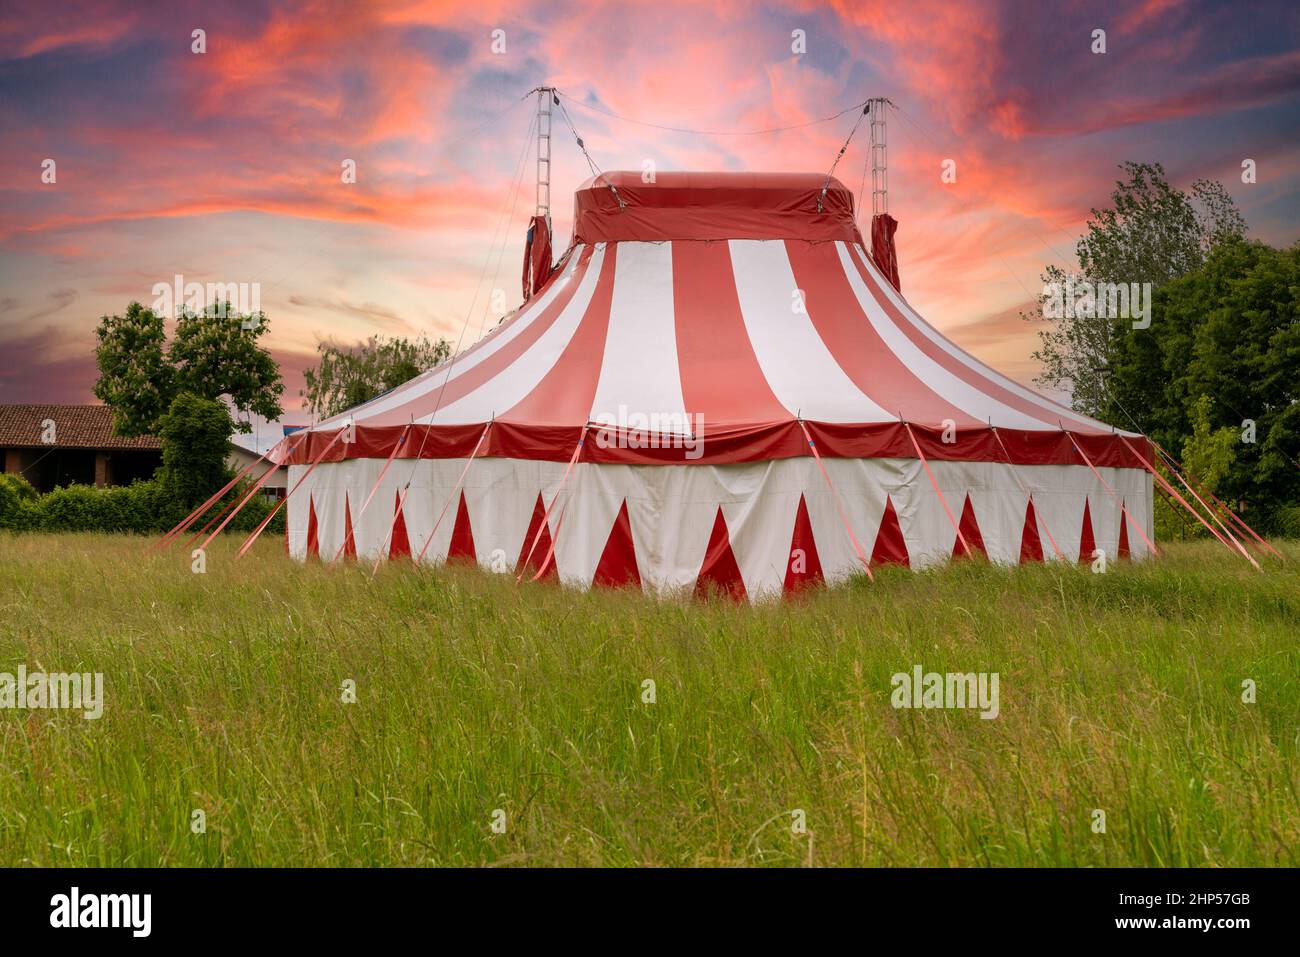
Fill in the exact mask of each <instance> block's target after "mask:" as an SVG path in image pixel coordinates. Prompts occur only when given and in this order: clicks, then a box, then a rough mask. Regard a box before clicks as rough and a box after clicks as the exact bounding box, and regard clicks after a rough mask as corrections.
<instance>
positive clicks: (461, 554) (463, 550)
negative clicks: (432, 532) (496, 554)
mask: <svg viewBox="0 0 1300 957" xmlns="http://www.w3.org/2000/svg"><path fill="white" fill-rule="evenodd" d="M447 561H449V562H477V561H478V553H477V552H476V551H475V550H474V529H473V528H472V527H471V526H470V524H469V506H468V505H466V504H465V493H464V492H461V493H460V505H459V506H457V508H456V524H455V526H454V527H453V528H452V530H451V544H450V545H449V546H448V547H447Z"/></svg>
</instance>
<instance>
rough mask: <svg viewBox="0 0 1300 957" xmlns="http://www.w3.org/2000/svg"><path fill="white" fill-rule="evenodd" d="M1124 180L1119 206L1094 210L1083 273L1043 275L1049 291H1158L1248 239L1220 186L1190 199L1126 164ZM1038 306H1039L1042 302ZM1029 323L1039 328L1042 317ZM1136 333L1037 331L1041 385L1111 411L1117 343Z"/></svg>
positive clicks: (1110, 326) (1094, 322) (1108, 320)
mask: <svg viewBox="0 0 1300 957" xmlns="http://www.w3.org/2000/svg"><path fill="white" fill-rule="evenodd" d="M1120 168H1121V169H1122V170H1123V171H1124V172H1125V173H1126V174H1127V176H1128V178H1127V179H1126V180H1120V181H1118V182H1116V184H1115V190H1114V192H1113V193H1112V194H1111V200H1112V202H1113V204H1114V205H1113V206H1111V207H1109V208H1106V209H1095V208H1094V209H1093V210H1092V211H1091V217H1090V219H1089V220H1088V227H1087V228H1088V232H1087V235H1085V236H1083V237H1082V238H1080V239H1079V241H1078V243H1077V244H1076V245H1075V255H1076V256H1077V258H1078V262H1079V270H1078V272H1077V273H1074V274H1072V275H1067V274H1066V272H1065V271H1064V270H1062V269H1061V268H1059V267H1057V266H1049V267H1048V268H1047V269H1046V270H1045V272H1044V273H1043V282H1044V286H1047V285H1049V284H1050V283H1054V282H1055V283H1064V281H1065V280H1066V279H1074V280H1075V281H1076V282H1088V283H1139V284H1140V283H1150V284H1151V286H1152V288H1153V290H1154V289H1159V288H1160V287H1161V286H1163V285H1164V284H1165V283H1168V282H1170V281H1172V280H1174V279H1176V278H1178V277H1179V276H1182V275H1185V274H1187V273H1188V272H1190V271H1191V270H1194V269H1196V268H1198V267H1199V266H1201V265H1202V264H1203V263H1204V262H1205V259H1206V256H1207V255H1209V253H1210V252H1211V251H1212V250H1214V249H1215V248H1217V247H1218V246H1220V245H1222V244H1225V243H1230V242H1235V241H1237V240H1239V239H1241V237H1243V236H1244V235H1245V232H1246V222H1245V220H1244V219H1243V218H1242V216H1241V214H1240V213H1239V212H1238V211H1237V208H1236V206H1235V205H1234V204H1233V201H1232V197H1231V196H1229V195H1228V193H1227V191H1226V190H1225V189H1224V187H1223V185H1222V184H1221V183H1216V182H1212V181H1210V180H1197V181H1196V182H1194V183H1192V185H1191V187H1190V189H1189V191H1187V192H1184V191H1182V190H1179V189H1175V188H1173V187H1171V186H1170V185H1169V183H1168V181H1167V180H1166V179H1165V170H1164V167H1163V166H1161V165H1160V164H1159V163H1132V162H1127V163H1122V164H1121V165H1120ZM1045 300H1046V297H1045V296H1044V297H1043V300H1041V301H1040V306H1041V305H1042V302H1043V301H1045ZM1023 318H1026V319H1035V320H1039V319H1041V318H1042V313H1041V311H1040V312H1038V313H1026V314H1023ZM1117 330H1125V332H1123V333H1121V334H1125V335H1127V333H1128V332H1137V330H1132V328H1131V326H1130V327H1125V326H1121V325H1120V324H1119V323H1117V322H1116V321H1115V318H1114V317H1110V316H1100V317H1096V318H1094V317H1090V316H1074V317H1070V316H1065V317H1062V318H1060V319H1057V320H1055V321H1054V324H1053V325H1052V326H1051V327H1049V328H1046V329H1042V330H1040V331H1039V333H1038V336H1039V348H1038V350H1037V351H1036V352H1035V353H1034V358H1035V359H1037V360H1038V361H1039V363H1040V364H1041V366H1042V370H1043V371H1042V372H1041V373H1040V374H1039V375H1038V376H1037V377H1036V379H1035V381H1036V382H1038V383H1040V384H1042V385H1045V386H1048V387H1049V388H1055V389H1068V390H1070V392H1071V394H1072V395H1073V405H1074V407H1075V408H1076V409H1078V410H1079V411H1081V412H1084V413H1086V414H1089V415H1094V416H1095V415H1100V414H1102V411H1103V410H1104V409H1105V407H1106V400H1107V391H1108V385H1107V378H1106V377H1107V373H1108V371H1109V358H1110V355H1111V352H1112V351H1113V342H1112V340H1113V337H1114V336H1115V335H1116V333H1117Z"/></svg>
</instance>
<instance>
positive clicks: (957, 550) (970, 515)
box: [952, 492, 989, 558]
mask: <svg viewBox="0 0 1300 957" xmlns="http://www.w3.org/2000/svg"><path fill="white" fill-rule="evenodd" d="M960 528H961V537H960V538H958V539H956V540H954V541H953V543H952V554H953V556H954V557H956V556H958V555H970V554H971V553H972V552H979V553H980V554H981V555H983V556H984V557H985V558H988V557H989V553H988V550H987V549H985V547H984V535H983V533H982V532H980V524H979V522H978V521H977V520H976V518H975V506H974V505H973V504H972V503H971V500H970V493H969V492H968V493H967V494H966V502H965V504H963V505H962V507H961V522H960ZM963 539H964V540H965V541H966V544H967V546H969V547H968V548H966V549H963V548H962V544H961V543H962V540H963Z"/></svg>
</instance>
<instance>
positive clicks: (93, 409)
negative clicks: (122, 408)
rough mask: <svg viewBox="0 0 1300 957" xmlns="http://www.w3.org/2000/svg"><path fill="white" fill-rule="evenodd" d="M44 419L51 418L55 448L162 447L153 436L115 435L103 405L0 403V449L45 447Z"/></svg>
mask: <svg viewBox="0 0 1300 957" xmlns="http://www.w3.org/2000/svg"><path fill="white" fill-rule="evenodd" d="M46 419H52V420H54V436H55V439H56V440H57V441H55V442H54V443H53V444H54V447H55V448H64V449H160V448H162V443H161V442H160V441H159V439H158V437H157V436H156V435H142V436H139V437H137V438H125V437H123V436H119V435H114V434H113V413H112V411H111V410H110V409H109V407H108V406H106V405H0V448H48V447H49V444H48V443H45V442H42V441H41V434H42V432H43V431H44V429H43V427H42V425H41V423H42V422H44V421H45V420H46Z"/></svg>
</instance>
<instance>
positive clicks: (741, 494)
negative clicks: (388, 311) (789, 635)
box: [288, 173, 1152, 598]
mask: <svg viewBox="0 0 1300 957" xmlns="http://www.w3.org/2000/svg"><path fill="white" fill-rule="evenodd" d="M826 182H827V181H826V178H825V176H824V175H823V174H770V173H768V174H741V173H660V174H658V176H657V179H656V181H655V182H653V183H645V182H643V181H642V177H641V175H640V174H639V173H612V174H607V175H604V176H601V177H599V178H597V179H595V180H592V181H589V182H587V183H586V184H584V185H583V186H582V187H581V188H580V189H579V190H578V192H577V194H576V204H575V216H574V237H573V243H572V245H571V246H570V248H569V250H568V252H567V253H566V255H565V256H564V258H563V259H562V260H561V261H560V263H559V264H558V265H557V267H556V269H555V271H554V272H553V273H552V274H551V275H550V277H549V279H547V280H546V281H545V283H544V285H542V286H541V288H540V289H539V290H538V291H537V292H536V293H535V294H534V295H532V296H531V298H529V300H528V301H527V302H526V303H524V305H523V306H522V307H520V308H519V310H518V311H517V312H516V313H515V314H514V315H513V316H512V317H511V318H509V319H508V320H507V321H505V322H503V323H502V324H501V325H499V326H498V327H497V328H496V329H495V330H494V331H493V332H492V333H491V334H490V335H488V336H486V337H485V338H484V339H482V340H481V341H480V342H478V343H477V344H475V345H474V346H473V347H471V348H469V349H467V350H465V351H464V352H462V353H461V354H459V355H458V356H456V357H454V358H453V359H451V360H449V361H448V362H446V363H444V364H442V365H441V366H439V367H438V368H436V369H433V370H431V371H429V372H427V373H425V374H424V375H422V376H420V377H418V378H416V379H413V380H411V381H410V382H408V383H406V384H405V385H403V386H401V387H399V388H397V389H394V390H392V391H391V392H389V393H386V394H385V395H382V396H380V397H379V398H376V399H374V400H372V401H370V402H368V403H366V404H364V405H361V406H358V407H357V408H355V409H353V410H351V411H350V412H348V413H346V414H345V415H342V416H338V417H336V418H333V419H330V420H327V421H324V422H321V423H319V424H317V425H315V426H313V427H312V428H311V429H310V430H308V431H307V432H305V433H303V434H301V435H300V436H299V437H296V438H295V440H294V442H293V445H292V449H291V450H290V451H289V461H290V463H291V467H290V474H289V487H290V489H294V488H295V486H296V485H297V484H298V483H299V482H301V487H300V488H297V490H296V491H294V492H292V493H291V497H290V501H289V503H288V509H289V511H288V515H289V520H288V547H289V550H290V553H291V554H292V555H293V556H294V557H296V558H299V559H302V558H306V557H308V556H312V555H319V556H321V557H322V558H323V559H326V560H333V559H334V558H335V557H336V556H338V555H351V554H356V555H359V556H370V557H371V558H379V557H381V556H382V557H388V558H393V557H398V556H407V555H411V556H412V557H415V558H418V559H419V560H421V561H424V562H442V561H445V560H456V559H464V560H472V561H475V562H478V563H479V564H481V565H483V566H486V567H489V568H492V569H495V570H497V571H501V572H510V573H521V572H524V571H525V570H526V571H527V574H528V577H543V576H558V578H559V579H561V580H562V581H564V582H566V583H572V584H576V585H581V586H587V585H590V584H612V585H634V586H637V587H640V588H643V589H646V590H649V591H654V592H673V591H677V590H691V589H696V590H700V589H714V588H716V589H722V590H726V591H729V592H731V593H733V594H735V595H744V596H747V597H749V598H757V597H760V596H764V595H770V594H779V593H781V592H782V591H789V590H792V589H795V588H798V587H800V586H802V585H804V584H807V583H810V582H814V581H818V580H829V581H834V580H838V579H843V578H845V577H847V576H849V575H851V574H854V573H861V572H862V571H863V570H864V566H868V567H869V566H874V565H877V564H880V563H886V562H898V563H903V564H908V565H911V566H912V567H919V566H923V565H928V564H931V563H934V562H937V561H943V560H947V559H948V558H950V557H952V556H953V555H961V554H963V553H965V552H972V553H973V552H976V551H979V552H983V553H984V554H986V555H987V557H988V558H989V559H990V560H992V561H995V562H1000V563H1011V564H1014V563H1017V562H1022V561H1027V560H1041V559H1043V558H1049V559H1050V558H1064V559H1066V560H1069V561H1075V560H1086V561H1091V560H1092V558H1093V552H1094V549H1101V550H1103V551H1104V552H1106V554H1107V556H1108V557H1109V558H1115V557H1122V556H1123V555H1125V554H1131V555H1132V556H1133V557H1138V556H1141V555H1145V554H1146V553H1147V552H1148V551H1149V548H1148V546H1147V544H1146V543H1147V540H1148V539H1149V538H1150V536H1151V516H1152V484H1151V476H1150V474H1149V473H1148V472H1147V470H1146V468H1145V467H1144V464H1143V461H1142V460H1143V459H1145V460H1146V461H1148V462H1149V461H1150V460H1151V449H1150V445H1149V443H1148V442H1147V440H1146V439H1144V438H1143V437H1141V436H1140V435H1137V434H1135V433H1124V432H1119V431H1116V430H1115V429H1113V428H1112V427H1111V426H1109V425H1105V424H1103V423H1101V422H1098V421H1095V420H1093V419H1089V418H1086V417H1084V416H1081V415H1079V414H1077V413H1075V412H1073V411H1071V410H1070V409H1068V408H1065V407H1063V406H1061V405H1058V404H1056V403H1054V402H1052V401H1050V400H1048V399H1046V398H1044V397H1043V396H1040V395H1038V394H1037V393H1035V392H1033V391H1031V390H1030V389H1027V388H1025V387H1023V386H1021V385H1019V384H1018V383H1016V382H1013V381H1012V380H1010V379H1008V378H1006V377H1004V376H1002V375H999V374H998V373H996V372H994V371H993V370H992V369H990V368H988V367H987V366H985V365H984V364H982V363H981V362H979V361H977V360H976V359H974V358H972V357H971V356H970V355H968V354H966V353H965V352H963V351H962V350H961V349H959V348H957V347H956V346H954V345H953V344H952V343H951V342H949V341H948V340H947V339H946V338H944V337H943V336H942V335H941V334H940V333H939V332H937V331H936V330H935V329H933V328H932V327H931V326H929V325H928V324H926V322H925V321H924V320H923V319H922V318H921V317H920V316H919V315H917V314H916V312H915V311H914V310H913V309H912V308H911V307H910V306H909V305H908V303H907V301H906V300H905V299H904V298H903V296H902V295H901V294H900V293H899V291H898V290H897V289H895V288H894V285H893V284H891V282H890V281H889V279H887V278H886V276H885V274H883V273H882V271H881V270H880V269H879V268H877V265H876V263H875V262H874V261H873V259H872V256H871V255H870V253H868V251H867V250H866V248H864V245H863V240H862V236H861V234H860V233H859V231H858V229H857V227H856V225H855V222H854V211H853V197H852V194H851V193H850V192H849V191H848V190H847V189H846V188H845V187H844V186H843V185H842V184H840V183H839V182H838V181H836V180H833V179H832V180H830V181H829V188H826V189H825V190H823V187H824V184H826ZM819 210H820V211H819Z"/></svg>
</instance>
